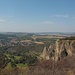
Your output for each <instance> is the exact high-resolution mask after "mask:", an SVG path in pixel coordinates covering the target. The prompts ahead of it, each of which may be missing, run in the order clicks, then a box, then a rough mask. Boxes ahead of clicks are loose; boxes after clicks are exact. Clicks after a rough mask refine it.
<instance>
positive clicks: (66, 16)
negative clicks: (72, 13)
mask: <svg viewBox="0 0 75 75" xmlns="http://www.w3.org/2000/svg"><path fill="white" fill-rule="evenodd" d="M54 17H62V18H68V17H69V15H60V14H58V15H54Z"/></svg>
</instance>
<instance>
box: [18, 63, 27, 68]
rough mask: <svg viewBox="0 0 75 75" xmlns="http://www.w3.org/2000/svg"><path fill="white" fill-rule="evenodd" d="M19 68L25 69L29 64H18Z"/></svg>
mask: <svg viewBox="0 0 75 75" xmlns="http://www.w3.org/2000/svg"><path fill="white" fill-rule="evenodd" d="M17 67H18V68H23V67H27V64H17Z"/></svg>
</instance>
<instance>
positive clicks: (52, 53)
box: [41, 39, 75, 61]
mask: <svg viewBox="0 0 75 75" xmlns="http://www.w3.org/2000/svg"><path fill="white" fill-rule="evenodd" d="M74 54H75V40H63V39H62V40H57V41H56V43H55V44H54V45H50V46H49V48H46V47H44V50H43V52H42V54H41V57H42V58H43V59H45V60H49V59H53V60H55V61H59V60H61V59H63V58H65V57H66V56H72V55H74Z"/></svg>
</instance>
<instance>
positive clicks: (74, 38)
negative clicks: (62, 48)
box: [60, 36, 75, 40]
mask: <svg viewBox="0 0 75 75" xmlns="http://www.w3.org/2000/svg"><path fill="white" fill-rule="evenodd" d="M60 40H75V36H71V37H66V38H63V39H60Z"/></svg>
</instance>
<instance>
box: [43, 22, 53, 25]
mask: <svg viewBox="0 0 75 75" xmlns="http://www.w3.org/2000/svg"><path fill="white" fill-rule="evenodd" d="M43 23H44V24H50V25H52V24H54V23H53V22H50V21H44V22H43Z"/></svg>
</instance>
